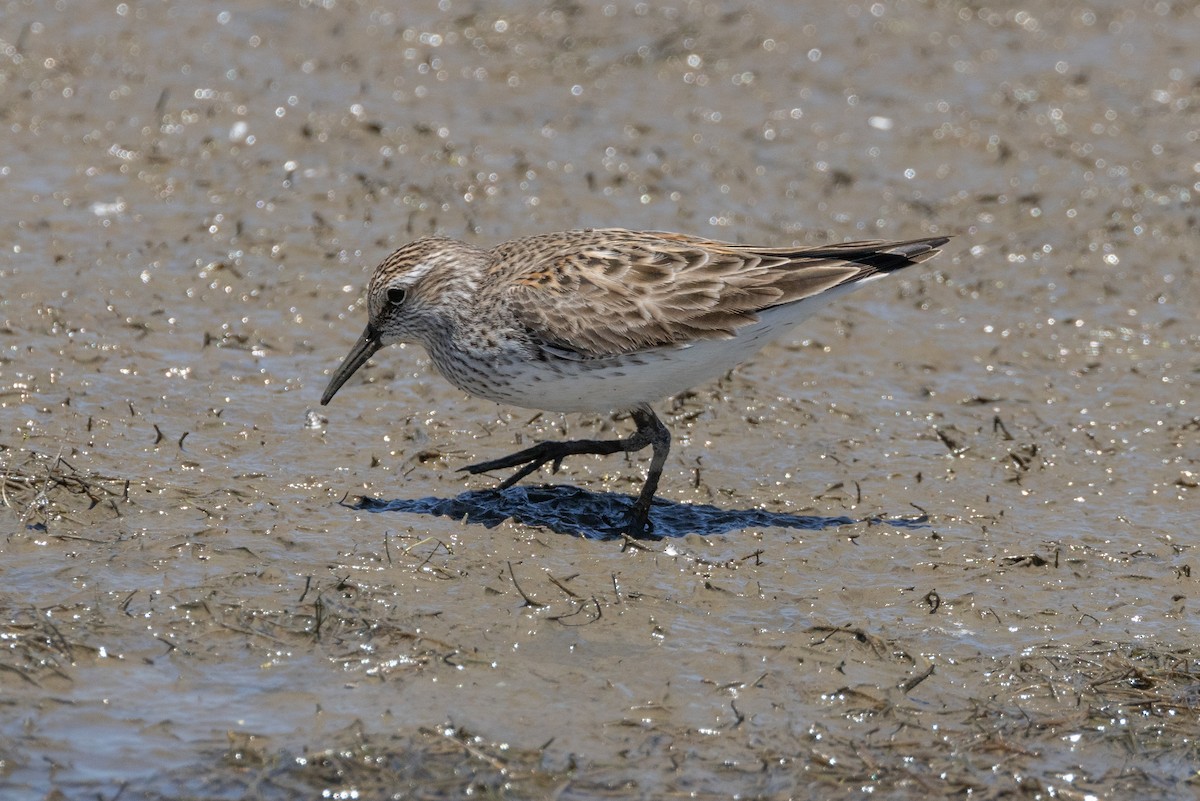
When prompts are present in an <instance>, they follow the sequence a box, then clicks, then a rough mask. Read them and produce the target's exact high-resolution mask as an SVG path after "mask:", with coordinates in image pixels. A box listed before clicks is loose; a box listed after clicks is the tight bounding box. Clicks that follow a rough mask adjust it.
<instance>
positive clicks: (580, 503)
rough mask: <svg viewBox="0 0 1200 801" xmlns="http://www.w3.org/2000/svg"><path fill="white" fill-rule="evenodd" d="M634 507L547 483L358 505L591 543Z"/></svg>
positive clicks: (775, 516) (784, 518) (686, 523)
mask: <svg viewBox="0 0 1200 801" xmlns="http://www.w3.org/2000/svg"><path fill="white" fill-rule="evenodd" d="M632 505H633V498H631V497H630V496H628V495H622V494H618V493H615V492H591V491H589V490H585V489H581V488H579V487H573V486H567V485H561V484H544V485H541V486H530V487H523V486H517V487H509V488H508V489H503V490H496V489H487V490H469V491H467V492H463V493H462V494H460V495H457V496H456V497H453V498H414V499H411V500H410V499H404V498H399V499H394V500H384V499H381V498H370V497H366V496H364V497H362V498H359V499H358V502H357V503H355V504H352V507H353V508H354V509H361V510H364V511H368V512H407V513H409V514H424V515H436V516H438V517H451V518H454V519H455V520H460V521H462V522H464V523H474V524H476V525H481V526H483V527H485V528H495V527H496V526H498V525H500V524H501V523H503V522H504V521H505V520H509V519H512V520H515V521H516V522H518V523H520V524H522V525H526V526H538V527H543V528H548V529H550V530H551V531H554V532H556V533H558V534H569V535H572V536H576V537H583V538H586V539H613V538H616V537H619V536H620V522H621V521H623V520H624V519H625V517H626V515H628V513H629V509H630V507H631V506H632ZM650 521H651V524H652V538H653V539H661V538H664V537H683V536H686V535H688V534H699V535H701V536H710V535H714V534H725V533H727V532H730V531H738V530H740V529H746V528H771V527H779V528H792V529H801V530H804V531H821V530H823V529H827V528H831V527H835V526H845V525H851V524H854V523H860V522H867V523H887V524H888V525H892V526H897V527H902V528H922V527H924V526H925V525H926V524H927V521H928V517H926V516H924V515H922V516H921V517H901V518H878V517H876V518H868V519H866V520H856V519H854V518H851V517H845V516H841V517H819V516H815V515H792V514H782V513H779V512H768V511H766V510H763V509H738V510H734V509H720V508H718V507H716V506H711V505H709V504H691V503H677V502H675V501H669V500H665V499H663V498H656V499H655V500H654V505H653V506H652V507H651V508H650Z"/></svg>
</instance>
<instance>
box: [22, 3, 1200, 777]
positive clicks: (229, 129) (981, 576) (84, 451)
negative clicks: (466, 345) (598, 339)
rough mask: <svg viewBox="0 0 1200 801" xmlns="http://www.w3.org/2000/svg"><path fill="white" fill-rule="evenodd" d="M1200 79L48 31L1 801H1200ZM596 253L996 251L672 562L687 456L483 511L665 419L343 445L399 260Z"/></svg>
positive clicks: (655, 35) (434, 21) (930, 288)
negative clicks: (441, 246) (737, 244)
mask: <svg viewBox="0 0 1200 801" xmlns="http://www.w3.org/2000/svg"><path fill="white" fill-rule="evenodd" d="M1198 36H1200V12H1198V11H1197V8H1196V7H1195V6H1194V5H1187V4H1181V5H1178V6H1170V5H1168V4H1156V5H1152V6H1144V7H1137V8H1129V7H1127V6H1126V5H1125V4H1111V6H1106V7H1102V8H1096V7H1094V6H1084V5H1080V4H1066V5H1062V6H1056V7H1055V8H1053V9H1045V10H1043V9H1039V10H1032V11H1031V10H1023V9H1018V8H1015V7H1014V8H1007V7H996V8H978V9H976V8H972V7H965V6H961V5H959V4H955V3H932V4H916V3H897V4H893V5H885V4H872V5H855V4H851V5H848V6H839V7H837V8H836V9H835V8H833V7H832V6H831V7H829V8H823V7H813V8H802V7H795V6H790V5H789V6H787V7H786V8H785V9H782V10H781V9H778V8H776V7H773V6H771V5H770V4H732V3H716V4H700V3H684V4H679V5H676V6H671V7H658V6H650V5H645V6H641V5H624V4H610V5H594V6H585V5H580V6H570V5H555V6H548V7H547V8H546V9H544V10H542V11H537V12H534V11H530V10H528V7H527V5H526V4H517V3H501V4H490V5H488V6H487V10H486V11H485V10H482V8H481V7H479V6H475V5H470V6H468V5H464V4H460V3H452V2H449V0H442V2H441V3H437V4H434V3H423V4H419V5H418V7H416V8H415V9H411V10H407V11H405V12H404V13H403V14H400V13H393V12H390V11H388V10H386V9H378V8H373V7H370V6H364V5H358V4H349V3H328V4H321V5H319V6H314V5H310V4H300V5H295V6H277V5H272V4H263V5H261V6H259V5H256V4H242V5H241V6H239V7H238V8H236V9H230V10H223V9H222V8H220V7H216V6H207V5H194V4H179V5H170V4H147V5H140V4H118V5H115V6H111V7H110V6H104V7H100V6H96V7H92V6H86V7H74V6H73V7H71V8H70V9H66V10H63V9H58V8H56V7H54V6H52V5H48V4H33V5H27V4H9V6H8V7H7V8H6V12H5V14H4V15H3V21H2V22H0V96H2V101H3V102H2V106H3V109H4V112H3V118H4V123H5V128H6V145H5V147H4V149H3V151H0V183H3V185H4V189H5V191H4V192H2V193H0V204H3V205H2V211H3V214H2V215H0V218H2V219H4V220H5V221H6V223H5V230H6V232H7V237H6V238H5V246H4V248H3V253H2V255H0V322H2V325H0V473H2V474H3V476H4V493H3V496H2V498H0V501H2V502H3V505H4V508H3V509H0V520H4V521H5V522H4V523H3V529H0V530H2V531H3V533H4V538H3V540H2V541H0V565H2V567H0V570H2V575H3V578H4V582H3V584H2V585H0V612H2V618H0V643H3V645H4V649H3V651H0V788H4V789H5V791H6V793H18V794H22V795H29V796H31V797H43V796H49V795H51V794H52V793H53V792H55V791H57V792H59V793H61V794H62V796H63V797H67V798H74V797H84V796H86V797H95V796H96V795H97V794H102V795H105V796H106V797H109V796H112V795H114V794H116V793H118V792H120V793H121V797H122V798H136V797H177V796H179V795H180V794H181V793H183V792H184V791H185V790H186V791H187V792H190V793H192V795H193V796H195V797H214V798H216V797H243V796H244V795H247V794H249V793H250V792H251V790H250V789H248V788H251V787H253V792H255V793H257V794H258V795H260V796H267V797H279V798H291V797H297V796H298V795H306V794H316V793H318V792H326V793H332V794H337V793H343V794H344V793H347V792H350V791H351V789H352V788H353V789H356V790H357V791H358V792H359V795H360V797H375V796H376V795H379V796H382V795H384V794H386V792H385V791H388V790H391V791H394V790H395V788H397V787H400V786H401V785H411V786H413V787H418V788H424V790H425V791H426V794H427V795H437V794H439V793H440V794H442V795H445V796H447V797H452V796H454V795H455V794H459V793H462V792H465V791H466V790H467V789H471V788H474V790H475V791H476V792H479V791H481V789H490V790H491V791H493V792H496V793H500V792H505V793H508V794H509V795H510V796H512V797H541V796H545V795H549V794H550V791H551V790H553V791H554V792H557V793H558V794H559V797H568V798H570V797H579V798H583V797H595V796H598V795H604V794H617V795H621V796H626V797H629V796H633V797H662V796H664V795H666V794H673V793H679V792H687V793H691V794H693V795H696V796H698V797H727V796H729V795H730V794H732V793H735V792H740V793H742V794H743V795H753V794H757V795H759V796H761V797H787V796H794V797H832V796H850V795H856V794H858V793H860V792H873V793H875V794H877V795H879V794H882V795H887V796H892V797H905V796H910V795H922V796H929V795H936V796H939V797H949V796H955V797H958V796H961V795H962V794H963V793H964V792H966V791H968V790H969V791H971V792H975V793H990V794H991V795H994V796H1002V795H1006V794H1012V793H1016V792H1022V793H1027V794H1034V795H1043V796H1048V795H1051V794H1055V793H1057V794H1059V795H1061V794H1063V793H1069V792H1071V791H1076V792H1079V793H1082V794H1085V795H1086V794H1089V793H1090V794H1092V795H1095V796H1098V797H1105V796H1113V797H1116V796H1117V795H1120V794H1125V795H1127V796H1137V795H1145V794H1147V793H1149V794H1152V795H1155V796H1157V797H1178V798H1187V797H1190V796H1191V788H1190V786H1189V785H1188V783H1187V782H1188V781H1190V779H1191V776H1192V774H1193V773H1194V764H1195V761H1194V760H1195V748H1194V745H1193V744H1194V742H1195V741H1196V735H1197V731H1196V723H1195V689H1194V688H1195V686H1196V683H1195V680H1194V675H1195V673H1196V670H1197V663H1196V654H1195V652H1194V650H1193V641H1194V638H1195V636H1196V625H1197V621H1196V613H1195V611H1194V609H1193V608H1192V605H1191V603H1190V597H1191V594H1192V593H1193V592H1194V591H1195V582H1196V581H1197V580H1198V579H1200V577H1197V578H1193V577H1192V575H1191V573H1192V571H1191V561H1192V557H1193V555H1194V546H1193V543H1192V540H1193V539H1194V536H1193V535H1194V528H1195V525H1194V523H1195V520H1196V498H1197V495H1196V493H1197V491H1198V490H1197V484H1198V482H1200V425H1198V423H1197V412H1196V410H1195V409H1194V408H1193V407H1194V404H1195V400H1194V399H1195V396H1196V381H1197V375H1198V365H1200V362H1198V358H1197V353H1198V352H1200V350H1198V345H1200V328H1198V327H1197V324H1196V316H1195V312H1194V310H1195V309H1196V308H1197V306H1198V305H1200V284H1198V282H1197V278H1196V271H1195V266H1194V258H1193V254H1194V253H1195V252H1196V249H1197V246H1198V245H1200V242H1198V241H1197V238H1198V234H1197V230H1198V228H1197V219H1196V205H1195V197H1196V194H1197V192H1200V183H1198V181H1200V168H1198V167H1197V163H1196V155H1195V154H1196V152H1197V149H1196V140H1197V131H1200V111H1198V109H1200V89H1198V87H1200V73H1198V72H1197V63H1196V60H1195V57H1194V44H1193V43H1194V42H1195V41H1196V39H1197V37H1198ZM587 225H625V226H629V227H639V228H654V229H667V230H680V231H687V232H690V233H695V234H699V235H705V236H711V237H714V238H723V239H731V240H738V241H747V242H749V241H754V242H761V243H764V244H783V243H788V242H793V241H795V242H807V243H820V242H827V241H841V240H843V239H856V238H858V239H861V238H876V237H879V238H893V237H894V238H902V237H916V236H923V235H937V234H953V235H954V236H955V239H954V240H952V242H951V244H950V245H949V246H948V247H947V249H946V251H945V252H944V253H943V254H942V255H941V256H940V257H938V259H936V260H935V261H933V262H930V263H928V264H926V265H924V266H922V267H920V268H917V269H915V270H912V271H910V272H909V273H906V274H904V275H903V276H902V277H899V278H896V279H893V280H891V281H890V282H881V283H879V284H876V285H874V286H872V287H870V288H869V289H865V290H863V291H862V292H860V293H858V294H855V295H853V296H850V297H847V298H844V299H842V300H840V301H839V302H838V303H837V304H836V305H834V306H831V307H829V309H828V310H827V311H825V312H824V313H822V314H821V315H819V316H818V317H817V318H814V319H813V320H810V321H809V322H808V323H806V324H804V325H803V326H802V327H801V328H800V329H798V330H797V331H796V333H795V335H794V336H793V337H789V338H785V340H784V341H783V342H781V343H780V344H778V345H774V346H771V347H769V348H768V349H767V350H765V351H763V352H762V353H761V354H760V355H759V357H757V358H756V359H755V360H754V361H752V362H751V363H749V364H747V365H745V366H743V367H742V368H740V369H739V370H737V371H735V372H734V373H732V374H731V375H729V376H727V377H725V378H723V379H722V380H720V381H718V382H715V383H712V384H710V385H706V386H701V387H697V388H696V389H695V390H694V391H693V392H692V393H688V394H686V395H684V396H681V397H678V398H675V399H671V400H668V401H665V402H663V403H661V404H659V411H660V414H661V415H662V416H663V418H664V420H665V422H666V423H667V425H668V426H669V427H670V428H671V429H672V432H673V434H674V438H675V439H674V444H673V451H672V454H671V458H670V460H669V462H668V466H667V470H666V473H665V475H664V479H663V483H662V489H661V492H660V501H659V503H657V504H656V506H655V508H654V515H655V519H656V521H657V522H658V523H659V529H660V532H661V533H664V534H667V535H668V536H666V537H665V538H664V539H663V540H661V541H656V542H648V543H646V547H647V549H648V550H640V549H636V548H623V547H622V543H621V542H620V541H616V540H612V539H605V538H604V536H603V535H604V534H605V531H606V525H610V524H611V521H612V520H613V519H614V517H619V515H620V511H621V510H622V509H623V508H624V507H625V505H626V504H628V503H629V502H630V496H631V495H632V494H634V493H636V491H637V488H638V487H639V486H640V482H641V480H642V475H643V474H642V470H644V466H645V460H644V459H641V458H639V459H628V458H625V457H609V458H607V459H592V458H577V459H575V460H569V461H568V462H567V463H566V464H565V465H564V466H563V469H562V471H561V472H560V473H559V474H558V475H554V476H551V475H549V474H548V473H544V474H542V475H540V476H539V477H538V480H533V479H532V477H531V479H530V480H527V481H526V482H525V483H524V484H522V485H520V486H518V487H514V488H511V489H509V490H506V491H503V492H497V491H495V489H494V488H495V485H496V483H498V480H499V479H498V478H497V477H494V476H477V477H466V476H464V475H463V474H460V473H457V472H456V470H457V468H459V467H462V466H463V465H466V464H470V463H472V462H474V461H478V460H482V459H489V458H493V457H496V456H499V455H502V454H505V453H507V452H509V451H511V450H515V449H516V448H518V447H523V446H524V445H527V444H528V443H530V442H532V441H534V440H538V439H546V438H552V437H554V438H558V437H602V436H618V435H624V434H625V433H626V432H628V430H630V422H629V421H628V420H625V419H622V418H619V417H617V418H613V417H610V416H607V415H602V416H577V415H553V414H538V413H536V412H534V411H529V410H522V409H513V408H507V407H500V406H497V405H495V404H492V403H489V402H485V401H481V400H477V399H472V398H466V397H464V396H462V394H461V393H459V392H458V391H457V390H454V389H453V388H451V387H450V386H449V385H448V384H446V383H445V382H444V381H442V380H441V379H440V378H438V377H437V376H435V375H433V374H432V373H431V371H430V370H429V367H428V363H427V359H426V358H425V357H424V355H423V354H422V353H421V352H420V350H419V349H418V348H413V347H407V348H392V349H390V350H388V351H384V352H381V353H380V354H378V355H377V357H376V358H375V359H374V360H373V363H372V365H373V366H371V367H369V368H367V369H365V370H363V371H360V374H358V375H356V376H355V378H354V379H353V380H352V381H351V382H350V383H349V384H347V385H346V386H345V387H344V388H343V389H342V391H341V392H340V393H339V395H338V396H337V398H336V399H335V401H334V402H333V403H332V404H331V405H330V406H328V407H324V408H322V407H319V406H318V399H319V397H320V393H321V390H322V389H323V387H324V385H325V383H326V381H327V380H328V371H329V370H331V369H332V368H333V367H334V366H335V365H336V364H337V363H338V360H339V359H340V358H341V357H342V356H343V355H344V354H345V352H346V350H347V349H348V348H349V346H350V344H351V343H352V342H353V340H354V338H355V337H356V336H357V334H358V333H359V331H361V326H362V325H363V322H364V319H365V311H364V309H363V308H362V306H361V303H360V298H361V291H362V288H363V286H364V284H365V282H366V279H367V277H368V276H369V274H370V271H371V269H372V268H373V267H374V265H375V264H376V263H377V262H378V261H379V260H380V259H381V258H383V257H384V256H385V255H386V254H387V253H388V252H389V251H390V249H392V248H394V247H396V246H398V245H399V244H401V243H403V242H405V241H407V240H408V239H410V238H412V237H415V236H418V235H421V234H424V233H427V232H431V231H438V232H442V233H445V234H447V235H450V236H455V237H459V238H463V239H467V240H470V241H474V242H479V243H489V242H494V241H498V240H501V239H506V238H510V237H514V236H519V235H523V234H530V233H537V232H542V231H550V230H557V229H565V228H571V227H578V226H587ZM543 482H548V484H549V486H543V485H542V484H543ZM363 496H365V497H366V498H368V499H372V500H370V501H367V502H365V503H364V502H361V501H360V500H359V498H360V497H363ZM931 669H932V672H930V670H931ZM406 755H407V756H406ZM376 758H378V760H379V761H378V762H373V761H372V760H373V759H376ZM382 764H386V765H387V766H388V768H387V771H383V769H382V768H380V767H379V766H380V765H382ZM331 766H336V767H337V770H334V769H333V767H331ZM371 766H374V767H371ZM121 788H123V789H121Z"/></svg>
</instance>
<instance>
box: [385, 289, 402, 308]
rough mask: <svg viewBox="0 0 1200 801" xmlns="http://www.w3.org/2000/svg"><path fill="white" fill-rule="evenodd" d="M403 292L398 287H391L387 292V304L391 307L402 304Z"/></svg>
mask: <svg viewBox="0 0 1200 801" xmlns="http://www.w3.org/2000/svg"><path fill="white" fill-rule="evenodd" d="M405 294H406V293H405V291H404V290H403V289H401V288H400V287H398V286H394V287H391V288H390V289H388V291H387V299H388V303H390V304H392V305H393V306H399V305H400V304H401V303H403V302H404V296H405Z"/></svg>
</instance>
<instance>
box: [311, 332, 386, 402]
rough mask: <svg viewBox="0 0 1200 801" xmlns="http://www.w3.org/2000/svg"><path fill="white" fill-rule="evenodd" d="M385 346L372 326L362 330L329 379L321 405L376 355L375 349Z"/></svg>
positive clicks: (331, 397)
mask: <svg viewBox="0 0 1200 801" xmlns="http://www.w3.org/2000/svg"><path fill="white" fill-rule="evenodd" d="M382 347H383V343H382V342H380V341H379V334H378V333H376V332H375V329H373V328H371V326H369V325H368V326H367V328H366V330H365V331H363V332H362V336H360V337H359V338H358V341H357V342H355V343H354V347H352V348H351V349H350V352H349V353H347V354H346V358H345V359H343V360H342V363H341V364H339V365H338V369H337V370H335V371H334V373H333V378H331V379H329V386H327V387H325V394H324V395H322V396H321V405H322V406H324V405H325V404H327V403H329V401H330V400H332V399H333V396H334V395H336V394H337V391H338V390H339V389H341V388H342V384H345V383H346V380H347V379H348V378H350V376H352V375H354V371H355V370H357V369H358V368H360V367H362V366H363V364H365V363H366V361H367V359H369V358H371V357H372V356H374V355H375V351H377V350H379V349H380V348H382Z"/></svg>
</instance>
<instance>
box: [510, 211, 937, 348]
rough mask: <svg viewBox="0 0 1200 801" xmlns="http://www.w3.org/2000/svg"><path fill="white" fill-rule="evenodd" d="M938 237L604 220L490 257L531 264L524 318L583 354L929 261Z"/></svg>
mask: <svg viewBox="0 0 1200 801" xmlns="http://www.w3.org/2000/svg"><path fill="white" fill-rule="evenodd" d="M945 241H946V240H945V239H944V238H939V239H926V240H914V241H912V242H893V243H888V242H857V243H847V244H843V245H832V246H823V247H816V248H812V247H809V248H760V247H752V246H745V245H737V244H732V243H729V242H717V241H713V240H707V239H700V238H697V237H689V236H685V235H682V234H672V233H658V232H654V233H642V232H634V231H626V230H623V229H600V230H587V231H570V232H567V233H565V234H552V235H547V236H538V237H529V238H527V239H522V240H517V241H515V242H510V243H507V244H506V245H503V246H501V247H500V248H497V249H496V250H495V251H493V263H494V264H495V263H497V262H501V263H505V264H507V265H508V266H509V268H510V269H511V265H513V264H521V265H526V266H525V269H524V271H523V272H522V274H521V275H520V276H519V277H517V278H516V280H515V283H514V285H513V286H512V287H511V288H510V289H509V291H508V300H509V302H510V304H511V307H512V309H513V311H514V313H515V314H516V316H517V318H518V319H519V320H520V321H521V323H522V324H523V325H525V326H526V327H528V328H529V329H530V331H531V332H533V333H534V335H535V336H537V337H538V338H539V339H541V340H542V341H543V342H545V343H546V344H548V345H551V346H554V347H558V348H563V349H566V350H569V351H573V352H575V353H578V354H580V355H582V356H585V357H590V356H603V355H612V354H617V353H630V352H633V351H638V350H643V349H647V348H655V347H663V346H668V345H672V344H679V343H683V342H687V341H689V340H694V339H715V338H726V337H732V336H733V335H734V334H735V333H736V331H737V329H739V328H741V327H742V326H745V325H747V324H749V323H752V322H754V321H755V320H757V319H758V317H757V313H758V312H760V311H763V310H764V309H769V308H772V307H775V306H779V305H783V304H787V303H793V302H796V301H799V300H803V299H804V298H809V297H813V296H814V295H818V294H820V293H821V292H824V291H826V290H828V289H832V288H833V287H835V286H838V285H840V284H843V283H846V282H849V281H856V280H861V279H862V278H865V277H867V276H868V275H873V274H875V273H876V272H880V271H888V270H893V269H898V268H900V267H906V266H909V265H912V264H916V263H918V262H921V261H924V260H926V259H928V258H931V257H932V256H934V255H935V254H936V253H937V250H936V248H937V247H938V246H939V245H941V244H942V243H944V242H945Z"/></svg>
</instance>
